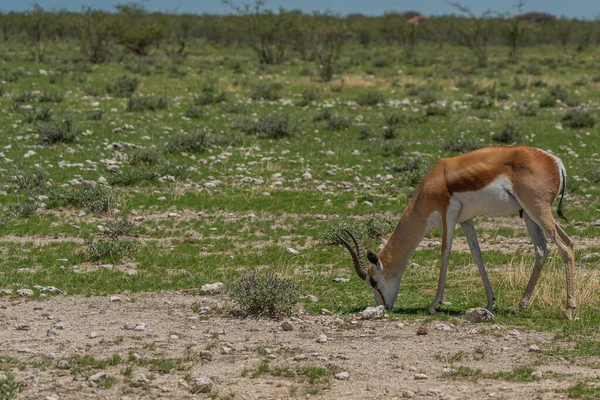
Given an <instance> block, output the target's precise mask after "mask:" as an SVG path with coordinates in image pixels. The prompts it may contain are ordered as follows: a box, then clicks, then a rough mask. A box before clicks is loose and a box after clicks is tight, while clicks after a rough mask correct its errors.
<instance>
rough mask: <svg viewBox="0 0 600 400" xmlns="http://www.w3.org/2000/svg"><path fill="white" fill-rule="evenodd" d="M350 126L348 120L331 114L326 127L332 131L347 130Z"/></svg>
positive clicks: (339, 115)
mask: <svg viewBox="0 0 600 400" xmlns="http://www.w3.org/2000/svg"><path fill="white" fill-rule="evenodd" d="M350 126H352V122H350V118H348V117H347V116H345V115H341V114H331V115H330V116H329V118H328V119H327V127H328V128H329V129H330V130H332V131H339V130H342V129H347V128H350Z"/></svg>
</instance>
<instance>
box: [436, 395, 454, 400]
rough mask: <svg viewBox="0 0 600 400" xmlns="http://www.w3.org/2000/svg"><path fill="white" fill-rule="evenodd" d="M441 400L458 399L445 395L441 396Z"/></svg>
mask: <svg viewBox="0 0 600 400" xmlns="http://www.w3.org/2000/svg"><path fill="white" fill-rule="evenodd" d="M440 400H456V397H454V396H450V395H449V394H443V395H441V396H440Z"/></svg>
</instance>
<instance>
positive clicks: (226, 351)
mask: <svg viewBox="0 0 600 400" xmlns="http://www.w3.org/2000/svg"><path fill="white" fill-rule="evenodd" d="M232 351H233V349H232V348H231V347H227V346H223V347H221V354H231V352H232Z"/></svg>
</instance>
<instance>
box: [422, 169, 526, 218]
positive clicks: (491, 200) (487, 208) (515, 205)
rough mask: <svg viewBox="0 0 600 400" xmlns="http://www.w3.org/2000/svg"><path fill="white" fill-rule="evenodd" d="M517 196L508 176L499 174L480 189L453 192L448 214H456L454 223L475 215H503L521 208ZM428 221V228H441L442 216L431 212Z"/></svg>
mask: <svg viewBox="0 0 600 400" xmlns="http://www.w3.org/2000/svg"><path fill="white" fill-rule="evenodd" d="M517 198H518V197H517V194H516V193H515V192H514V190H513V187H512V184H511V182H510V180H509V179H508V177H506V176H505V175H500V176H499V177H498V178H496V179H495V180H494V181H493V182H492V183H490V184H489V185H488V186H486V187H485V188H483V189H481V190H476V191H472V192H461V193H454V194H453V195H452V197H451V198H450V204H449V207H448V208H449V210H448V214H450V215H452V214H454V215H457V217H456V221H455V223H461V222H464V221H468V220H470V219H471V218H473V217H477V216H488V217H504V216H506V215H509V214H512V213H515V212H517V211H519V210H520V209H521V208H522V207H521V205H520V204H519V202H518V201H517ZM428 222H429V223H428V225H429V226H428V227H429V228H430V229H441V228H442V218H441V216H440V214H439V213H438V212H435V213H433V214H431V215H430V216H429V219H428Z"/></svg>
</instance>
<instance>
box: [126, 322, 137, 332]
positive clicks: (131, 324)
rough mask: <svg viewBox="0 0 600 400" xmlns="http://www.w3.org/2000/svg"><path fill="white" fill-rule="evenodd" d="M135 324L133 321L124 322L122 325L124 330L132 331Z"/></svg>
mask: <svg viewBox="0 0 600 400" xmlns="http://www.w3.org/2000/svg"><path fill="white" fill-rule="evenodd" d="M135 326H136V323H135V322H126V323H125V325H123V329H125V330H126V331H132V330H134V329H135Z"/></svg>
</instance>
